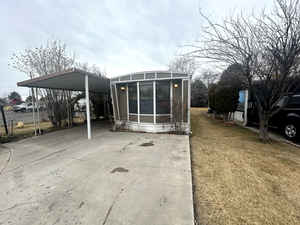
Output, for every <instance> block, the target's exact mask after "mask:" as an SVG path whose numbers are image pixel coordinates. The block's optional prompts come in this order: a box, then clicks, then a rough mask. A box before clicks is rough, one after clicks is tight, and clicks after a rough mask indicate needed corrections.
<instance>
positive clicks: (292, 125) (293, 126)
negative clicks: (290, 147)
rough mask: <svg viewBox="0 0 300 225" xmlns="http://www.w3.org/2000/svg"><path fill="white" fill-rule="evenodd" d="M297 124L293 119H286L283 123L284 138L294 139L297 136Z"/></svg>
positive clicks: (298, 130)
mask: <svg viewBox="0 0 300 225" xmlns="http://www.w3.org/2000/svg"><path fill="white" fill-rule="evenodd" d="M299 132H300V129H299V126H298V124H297V123H296V122H294V121H288V122H286V123H285V124H284V126H283V134H284V136H285V138H286V139H288V140H291V141H295V140H297V139H298V137H299Z"/></svg>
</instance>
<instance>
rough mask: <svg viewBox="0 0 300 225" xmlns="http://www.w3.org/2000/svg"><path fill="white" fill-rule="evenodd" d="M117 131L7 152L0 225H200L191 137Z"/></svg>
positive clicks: (2, 152) (40, 141) (47, 140)
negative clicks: (197, 224) (195, 206)
mask: <svg viewBox="0 0 300 225" xmlns="http://www.w3.org/2000/svg"><path fill="white" fill-rule="evenodd" d="M109 127H110V126H109V124H107V123H106V122H102V123H93V124H92V140H87V136H86V128H85V126H78V127H75V128H72V129H66V130H62V131H58V132H53V133H49V134H45V135H43V136H38V137H34V138H29V139H26V140H22V141H19V142H14V143H8V144H5V145H0V146H1V147H0V166H2V167H0V171H2V172H1V175H0V183H1V188H0V199H1V201H0V224H103V225H104V224H193V223H194V217H193V199H192V182H191V163H190V150H189V137H188V136H179V135H166V134H148V133H129V132H109V131H108V130H109Z"/></svg>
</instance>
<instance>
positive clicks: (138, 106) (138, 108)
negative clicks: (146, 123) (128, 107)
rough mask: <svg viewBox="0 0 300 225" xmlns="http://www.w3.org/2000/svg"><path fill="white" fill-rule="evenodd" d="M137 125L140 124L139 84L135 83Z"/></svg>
mask: <svg viewBox="0 0 300 225" xmlns="http://www.w3.org/2000/svg"><path fill="white" fill-rule="evenodd" d="M136 92H137V93H136V94H137V112H138V115H137V117H138V123H139V122H140V82H136Z"/></svg>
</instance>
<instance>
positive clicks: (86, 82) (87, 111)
mask: <svg viewBox="0 0 300 225" xmlns="http://www.w3.org/2000/svg"><path fill="white" fill-rule="evenodd" d="M85 101H86V120H87V121H86V123H87V132H88V139H91V119H90V98H89V77H88V75H85Z"/></svg>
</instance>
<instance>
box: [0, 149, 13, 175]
mask: <svg viewBox="0 0 300 225" xmlns="http://www.w3.org/2000/svg"><path fill="white" fill-rule="evenodd" d="M2 147H4V148H7V149H8V150H9V157H8V160H7V161H6V163H5V165H4V167H3V168H2V170H1V171H0V175H1V174H2V172H3V171H4V169H5V168H6V166H7V164H8V162H9V161H10V158H11V150H10V148H8V147H6V146H4V145H2Z"/></svg>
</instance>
